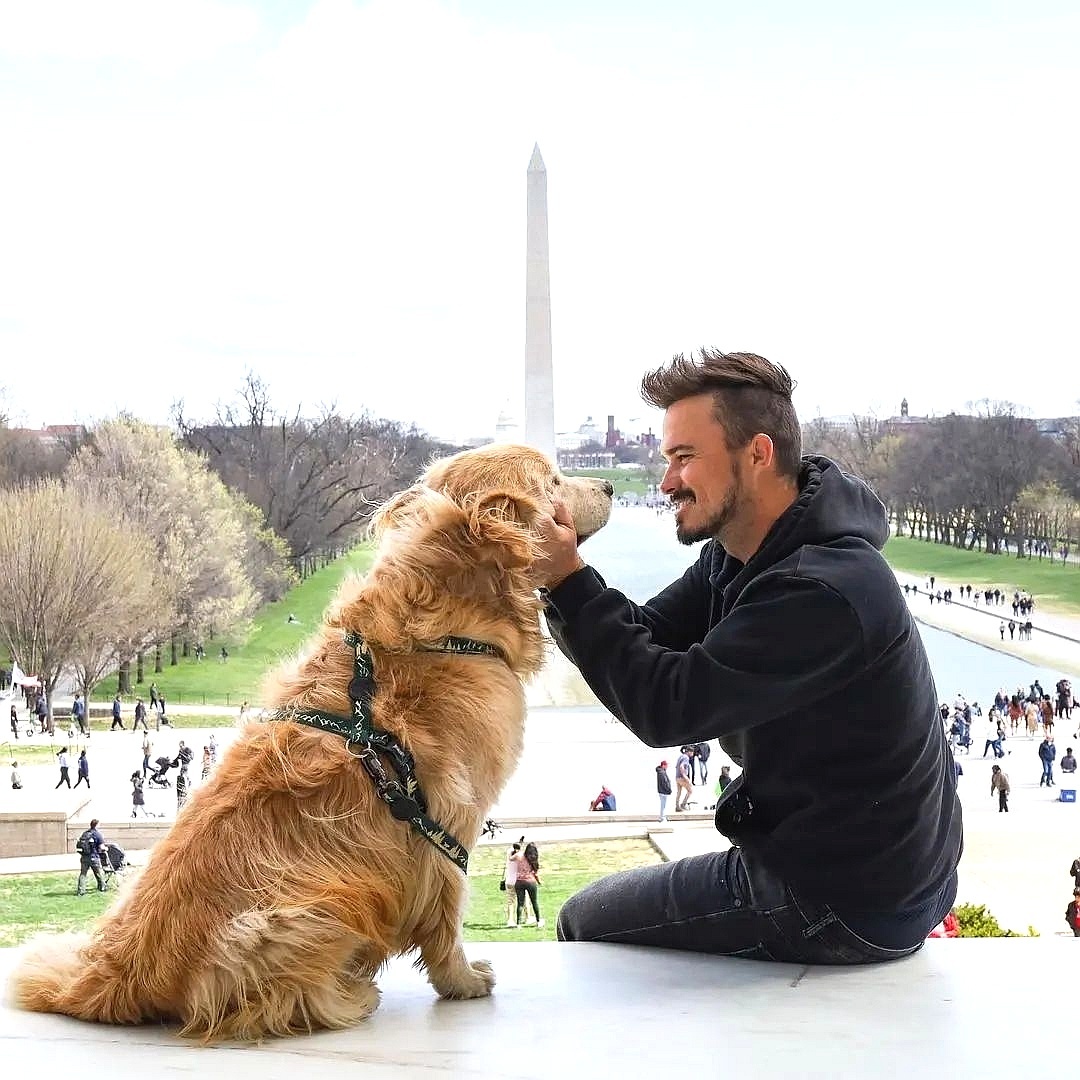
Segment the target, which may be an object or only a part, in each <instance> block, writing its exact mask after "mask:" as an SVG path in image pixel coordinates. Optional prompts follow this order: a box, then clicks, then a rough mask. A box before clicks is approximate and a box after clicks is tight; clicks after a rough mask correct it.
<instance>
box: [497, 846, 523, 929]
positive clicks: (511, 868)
mask: <svg viewBox="0 0 1080 1080" xmlns="http://www.w3.org/2000/svg"><path fill="white" fill-rule="evenodd" d="M524 842H525V837H524V836H523V837H522V838H521V839H520V840H519V841H518V842H517V843H516V844H511V845H510V850H509V851H508V852H507V853H506V865H505V866H504V867H503V876H502V883H501V887H502V888H503V889H505V890H506V925H507V926H517V919H515V918H514V912H515V911H516V910H517V889H516V888H515V886H516V884H517V872H518V864H517V856H518V853H519V852H520V851H521V845H522V844H523V843H524Z"/></svg>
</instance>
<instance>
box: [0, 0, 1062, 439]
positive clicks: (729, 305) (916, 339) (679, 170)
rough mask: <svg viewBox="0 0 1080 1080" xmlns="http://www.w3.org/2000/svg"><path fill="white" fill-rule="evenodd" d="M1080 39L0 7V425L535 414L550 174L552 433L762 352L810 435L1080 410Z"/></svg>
mask: <svg viewBox="0 0 1080 1080" xmlns="http://www.w3.org/2000/svg"><path fill="white" fill-rule="evenodd" d="M1078 101H1080V9H1078V8H1077V6H1076V4H1075V3H1074V2H1073V3H1057V2H1042V0H1027V2H1025V3H1010V2H998V3H995V2H992V0H982V2H977V3H976V2H954V0H934V2H932V3H931V2H926V0H906V2H904V3H899V2H896V3H877V2H874V0H821V2H819V3H815V4H807V3H805V2H804V0H761V2H758V3H753V4H747V3H745V0H739V2H729V0H702V2H679V0H668V2H667V3H664V4H660V3H642V2H635V0H620V2H618V3H614V2H612V3H594V2H590V0H578V2H574V3H569V2H563V0H550V2H544V3H539V4H538V3H528V4H526V3H518V2H515V0H458V2H444V0H371V2H352V0H313V2H298V0H295V2H294V0H265V2H257V0H250V2H239V0H238V2H231V0H180V2H172V0H95V2H94V3H93V4H87V3H85V0H34V2H33V3H27V2H25V0H0V135H2V138H3V146H4V152H3V161H4V164H3V167H2V169H0V395H2V396H0V411H6V412H7V413H9V414H10V415H11V417H12V419H13V420H14V421H15V422H16V423H20V424H24V425H27V426H32V427H37V426H40V425H43V424H56V423H69V422H76V421H78V422H84V423H90V422H93V421H94V420H98V419H103V418H105V417H108V416H111V415H115V414H116V413H117V412H119V411H126V412H130V413H133V414H135V415H138V416H142V417H144V418H146V419H149V420H152V421H155V422H166V421H167V420H168V418H169V415H170V410H171V408H172V407H173V405H174V403H176V402H179V401H182V402H183V408H184V412H185V414H186V415H187V416H188V417H189V418H192V419H209V418H211V417H212V416H213V414H214V412H215V408H216V406H217V405H218V404H220V403H225V402H228V401H230V400H235V398H236V395H237V392H238V390H239V387H240V386H241V384H242V382H243V380H244V378H245V376H246V375H247V374H248V373H249V372H251V373H254V374H256V375H257V376H258V377H260V378H261V379H262V380H263V381H264V382H265V383H266V384H267V385H268V386H269V388H270V391H271V395H272V399H273V401H274V403H275V404H276V405H278V407H279V408H280V409H281V410H282V411H286V412H290V413H291V412H293V411H295V410H296V409H298V408H299V409H300V410H301V411H302V412H305V413H312V414H313V413H315V412H317V411H318V409H319V408H320V407H322V406H326V405H334V406H336V407H337V408H339V409H340V410H342V411H345V412H348V413H359V412H360V411H363V410H366V411H368V412H370V413H371V414H373V415H376V416H385V417H389V418H391V419H395V420H400V421H404V422H408V421H415V422H416V423H417V424H418V425H419V426H420V427H422V428H424V429H425V430H427V431H429V432H431V433H433V434H436V435H439V436H442V437H446V438H454V439H456V438H465V437H469V436H476V435H485V434H488V435H490V434H493V431H494V424H495V419H496V416H497V415H498V413H499V412H500V411H501V410H503V409H509V411H510V412H511V413H513V414H514V415H516V416H521V415H522V413H523V402H522V396H523V391H524V357H525V301H524V293H525V198H526V169H527V167H528V163H529V159H530V157H531V154H532V150H533V144H534V143H538V144H539V146H540V149H541V153H542V154H543V157H544V161H545V163H546V165H547V170H548V205H549V222H550V225H549V228H550V250H551V296H552V341H553V369H554V385H555V412H556V426H557V428H558V429H559V430H568V429H573V428H576V427H577V426H578V425H579V424H581V423H582V422H583V421H584V419H585V417H586V416H589V415H591V416H593V417H594V418H595V419H597V420H598V421H600V423H601V426H603V418H604V417H606V415H607V414H609V413H612V414H614V415H615V417H616V423H617V425H618V426H620V427H621V428H623V429H624V430H629V431H631V432H633V431H635V430H638V429H641V430H643V429H644V428H646V427H649V426H652V427H653V428H654V430H659V427H658V421H659V417H658V416H657V415H656V414H655V413H651V412H650V411H649V410H647V409H646V408H645V406H643V405H642V404H641V402H640V398H639V397H638V385H639V383H640V379H641V375H642V374H643V373H644V372H645V371H647V370H649V369H650V368H653V367H656V366H659V365H660V364H663V363H664V362H665V361H666V360H668V359H669V358H670V357H671V356H672V355H673V354H674V353H677V352H684V351H687V350H691V349H695V348H698V347H700V346H702V345H710V346H716V347H719V348H722V349H725V350H744V351H752V352H757V353H760V354H762V355H764V356H767V357H769V358H770V359H771V360H775V361H777V362H779V363H782V364H784V365H785V366H786V367H787V368H788V370H789V371H790V372H791V374H792V375H793V377H794V378H795V379H796V381H797V383H798V387H797V389H796V392H795V403H796V406H797V408H798V411H799V413H800V415H801V416H802V418H803V419H804V420H805V419H810V418H812V417H814V416H816V415H825V416H838V415H843V414H850V413H852V412H858V413H868V412H875V413H877V414H878V415H881V416H889V415H892V414H894V413H896V412H898V410H899V402H900V399H901V398H902V397H905V396H906V397H907V398H908V400H909V402H910V408H911V412H912V413H913V414H919V415H922V414H928V413H929V414H942V413H946V412H948V411H950V410H963V409H964V408H966V407H967V404H968V403H970V402H973V401H977V400H979V399H983V398H989V399H993V400H1005V401H1011V402H1014V403H1016V404H1017V405H1018V406H1019V407H1021V408H1022V409H1023V410H1025V411H1026V412H1028V413H1029V414H1031V415H1034V416H1056V415H1063V414H1069V413H1075V411H1076V399H1077V398H1078V397H1080V384H1078V382H1077V380H1076V375H1075V372H1076V360H1077V347H1076V312H1077V297H1078V295H1080V255H1078V253H1080V210H1078V204H1080V199H1078V192H1080V142H1078V140H1077V138H1076V105H1077V102H1078Z"/></svg>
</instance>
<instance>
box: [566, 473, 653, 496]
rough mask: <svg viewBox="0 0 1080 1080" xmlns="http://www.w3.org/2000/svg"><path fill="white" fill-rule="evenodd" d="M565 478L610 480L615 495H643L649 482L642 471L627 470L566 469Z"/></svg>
mask: <svg viewBox="0 0 1080 1080" xmlns="http://www.w3.org/2000/svg"><path fill="white" fill-rule="evenodd" d="M566 475H567V476H598V477H601V478H602V479H604V480H610V481H611V485H612V487H614V488H615V495H616V496H619V495H628V494H633V495H642V496H643V495H645V493H646V490H647V489H648V486H649V481H648V478H647V476H646V473H645V472H644V471H641V472H638V471H636V470H635V471H633V472H631V471H629V470H627V469H567V470H566Z"/></svg>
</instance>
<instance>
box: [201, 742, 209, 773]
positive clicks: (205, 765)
mask: <svg viewBox="0 0 1080 1080" xmlns="http://www.w3.org/2000/svg"><path fill="white" fill-rule="evenodd" d="M210 764H211V762H210V747H209V746H204V747H203V748H202V776H201V777H200V779H202V780H205V779H206V778H207V777H208V776H209V775H210Z"/></svg>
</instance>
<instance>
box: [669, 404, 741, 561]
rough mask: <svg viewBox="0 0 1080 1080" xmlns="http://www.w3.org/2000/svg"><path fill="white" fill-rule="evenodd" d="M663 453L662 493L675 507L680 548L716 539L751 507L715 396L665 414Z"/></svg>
mask: <svg viewBox="0 0 1080 1080" xmlns="http://www.w3.org/2000/svg"><path fill="white" fill-rule="evenodd" d="M660 453H661V454H663V455H664V458H665V459H666V460H667V463H668V464H667V471H666V472H665V473H664V478H663V480H662V481H661V483H660V490H661V491H662V492H663V493H664V494H665V495H667V496H668V498H670V499H671V501H672V503H673V504H674V506H675V535H676V537H678V540H679V543H681V544H696V543H697V542H698V541H699V540H711V539H713V538H714V537H716V538H719V539H720V541H721V542H723V532H724V530H725V528H726V527H727V526H728V525H729V524H730V523H731V522H732V521H734V520H735V519H736V518H737V517H738V516H739V514H740V513H742V512H743V511H744V510H745V508H746V505H747V497H746V491H745V488H744V485H743V477H742V469H741V467H740V463H739V460H738V458H737V457H735V456H733V455H732V453H731V451H729V450H728V448H727V443H726V441H725V439H724V429H723V428H722V427H721V426H720V425H719V424H718V423H717V422H716V420H715V419H714V418H713V400H712V395H711V394H697V395H695V396H694V397H689V398H683V399H682V400H681V401H676V402H675V403H674V404H673V405H672V406H671V407H670V408H669V409H668V410H667V412H666V413H665V414H664V436H663V440H662V441H661V443H660Z"/></svg>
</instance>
